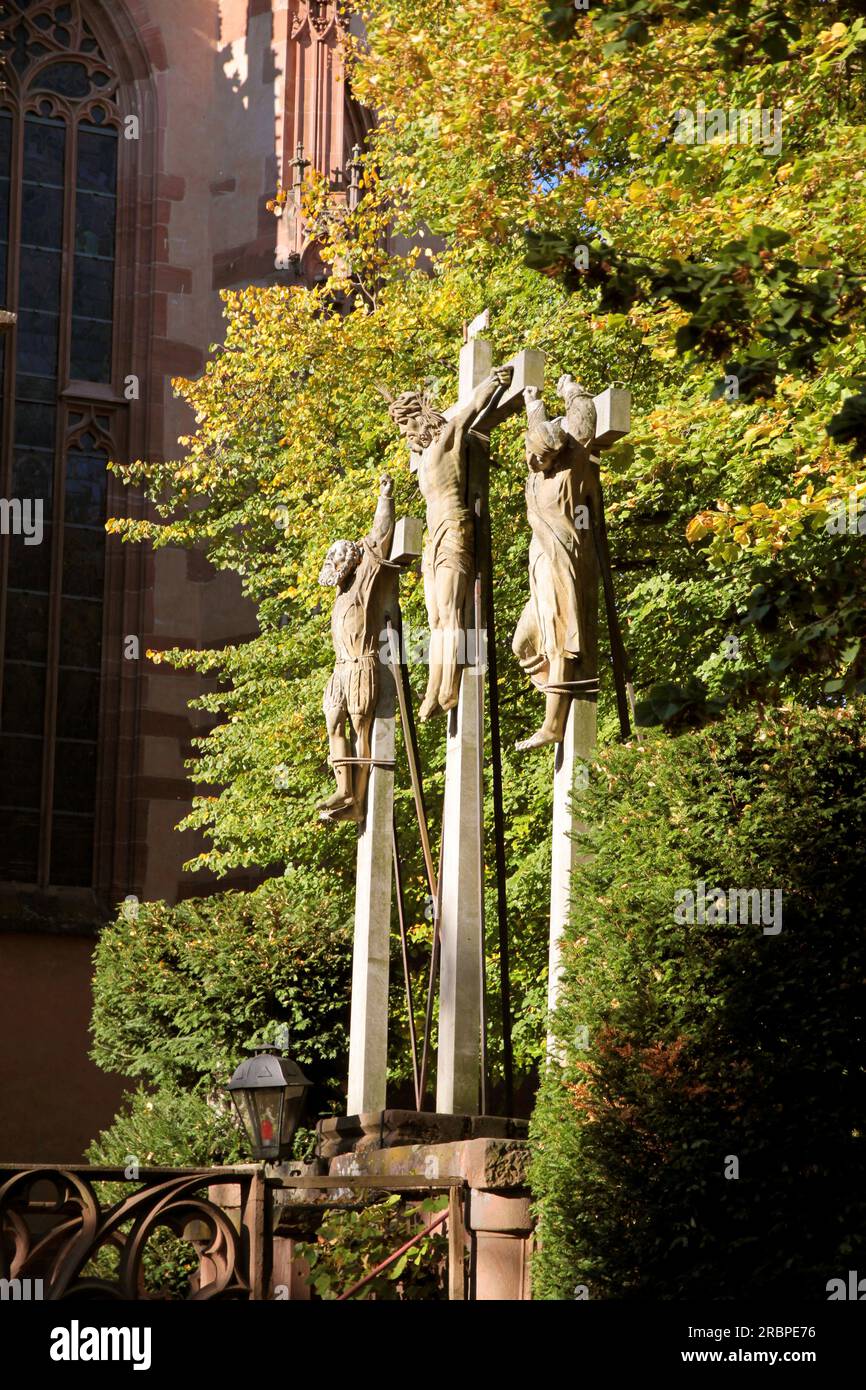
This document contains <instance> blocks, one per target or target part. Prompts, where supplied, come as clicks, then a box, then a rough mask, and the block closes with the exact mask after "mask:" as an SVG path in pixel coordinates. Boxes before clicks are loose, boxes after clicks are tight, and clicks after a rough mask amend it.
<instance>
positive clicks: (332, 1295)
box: [295, 1193, 448, 1302]
mask: <svg viewBox="0 0 866 1390" xmlns="http://www.w3.org/2000/svg"><path fill="white" fill-rule="evenodd" d="M442 1205H443V1204H442V1201H441V1199H437V1198H432V1199H428V1200H427V1201H424V1202H419V1203H417V1204H410V1205H408V1206H407V1204H406V1202H405V1201H404V1199H403V1198H402V1197H401V1196H400V1195H399V1194H398V1193H393V1194H392V1195H391V1196H390V1197H386V1198H385V1200H384V1201H383V1202H374V1203H372V1204H371V1205H369V1206H366V1207H362V1208H361V1210H360V1211H332V1212H330V1213H329V1214H328V1215H327V1216H326V1218H325V1220H324V1221H323V1222H322V1224H321V1226H320V1227H319V1230H318V1232H317V1234H316V1239H315V1241H311V1242H307V1243H304V1244H301V1245H298V1247H297V1249H296V1252H295V1253H296V1254H297V1255H298V1256H300V1257H301V1258H303V1259H306V1260H307V1262H308V1263H309V1266H310V1273H309V1282H310V1286H311V1288H312V1289H313V1292H314V1294H315V1296H316V1297H317V1298H321V1299H325V1300H334V1299H338V1298H339V1297H340V1296H341V1295H342V1294H345V1293H347V1292H348V1291H349V1290H350V1289H351V1288H353V1287H354V1286H355V1285H356V1284H358V1283H359V1282H360V1281H361V1280H362V1279H364V1278H366V1277H367V1276H368V1275H371V1274H372V1273H373V1270H374V1269H376V1267H377V1266H378V1265H380V1264H381V1263H382V1261H383V1260H386V1259H387V1258H388V1256H389V1255H391V1254H393V1253H394V1251H395V1250H399V1249H400V1248H401V1246H403V1245H405V1243H406V1241H408V1240H411V1239H412V1237H413V1235H417V1233H418V1222H419V1214H420V1213H422V1212H425V1213H432V1212H434V1211H439V1210H441V1208H442ZM447 1255H448V1241H447V1238H446V1237H445V1236H444V1235H443V1234H442V1231H441V1230H436V1231H433V1232H431V1233H430V1234H429V1235H426V1236H424V1237H422V1239H421V1240H419V1241H418V1242H417V1244H415V1245H413V1246H412V1247H411V1249H409V1250H406V1251H404V1253H403V1254H402V1255H401V1256H400V1258H399V1259H398V1260H395V1261H394V1263H393V1264H391V1265H389V1266H388V1268H387V1269H383V1270H382V1271H381V1272H380V1273H379V1274H376V1275H375V1276H374V1277H373V1278H371V1279H370V1282H369V1283H368V1284H365V1285H364V1287H363V1288H362V1289H359V1290H358V1292H357V1293H356V1294H353V1295H352V1297H353V1298H357V1299H360V1300H367V1299H375V1300H376V1301H377V1302H382V1301H387V1302H395V1301H397V1302H422V1301H423V1302H429V1301H430V1300H436V1299H444V1298H445V1297H446V1292H445V1287H446V1277H447Z"/></svg>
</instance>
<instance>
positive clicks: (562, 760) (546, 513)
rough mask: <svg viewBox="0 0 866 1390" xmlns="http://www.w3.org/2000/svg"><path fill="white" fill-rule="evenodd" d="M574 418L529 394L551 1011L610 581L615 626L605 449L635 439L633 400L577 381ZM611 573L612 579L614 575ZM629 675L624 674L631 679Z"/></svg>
mask: <svg viewBox="0 0 866 1390" xmlns="http://www.w3.org/2000/svg"><path fill="white" fill-rule="evenodd" d="M556 389H557V394H558V396H559V397H560V399H561V400H562V402H563V405H564V414H562V415H558V416H556V417H555V418H553V419H550V418H549V417H548V414H547V411H546V409H545V406H544V402H543V400H542V398H541V391H540V390H538V389H537V388H535V387H530V388H528V389H527V390H525V391H524V400H525V403H526V415H527V430H526V460H527V465H528V470H529V471H528V476H527V479H526V515H527V519H528V521H529V525H530V529H531V531H532V540H531V543H530V549H529V590H530V597H529V601H528V603H527V604H526V607H525V608H524V610H523V613H522V614H521V617H520V621H519V623H518V625H517V630H516V632H515V634H514V640H513V644H512V646H513V650H514V654H515V656H516V657H517V659H518V661H519V662H520V664H521V666H522V667H523V669H524V671H525V672H526V674H527V675H528V676H529V678H530V679H531V680H532V681H533V683H534V684H535V685H536V686H537V687H538V689H539V690H540V691H541V692H542V694H543V695H544V699H545V712H544V719H543V721H542V724H541V726H540V728H539V729H538V730H537V731H536V732H535V733H534V734H532V735H531V737H529V738H527V739H525V740H523V741H522V742H521V743H518V745H517V747H518V749H520V750H521V751H523V750H529V749H533V748H543V747H545V746H548V745H550V744H555V745H556V751H555V756H554V783H553V786H554V790H553V844H552V854H551V894H550V956H549V975H548V1007H549V1009H550V1010H551V1011H552V1010H553V1009H554V1008H555V1007H556V1004H557V1000H558V994H559V985H560V979H561V973H562V970H561V960H560V947H561V940H562V934H563V931H564V929H565V926H566V923H567V921H568V915H569V909H570V897H571V891H572V879H573V876H574V872H575V870H576V869H577V867H578V865H579V863H580V862H581V861H580V855H579V852H578V847H577V845H576V842H575V834H576V833H577V832H578V831H579V830H580V829H582V828H583V827H582V826H581V825H580V824H579V823H578V821H577V820H576V818H575V816H574V814H573V810H572V804H571V803H572V796H573V793H574V790H575V784H576V782H577V781H578V779H579V777H580V774H581V772H582V773H583V774H584V775H585V774H586V773H587V771H588V766H589V760H590V758H591V757H592V754H593V751H594V749H595V745H596V737H597V720H596V700H597V695H598V674H599V673H598V598H599V580H600V579H604V580H605V589H606V597H607V598H608V618H609V620H610V621H611V624H612V637H613V628H615V631H616V637H617V643H614V642H613V640H612V644H611V645H612V647H614V646H616V645H617V644H618V643H619V641H620V639H619V627H618V624H617V623H616V616H615V611H614V610H613V608H612V592H613V590H612V582H611V580H610V574H609V560H608V557H607V539H606V531H605V527H604V499H603V495H602V489H601V481H600V466H599V465H600V458H599V454H600V451H601V450H602V449H607V448H610V447H611V445H612V444H615V443H616V442H617V440H619V439H621V438H622V437H623V436H624V435H625V434H627V432H628V430H629V426H630V404H631V396H630V393H629V392H628V391H625V390H622V389H620V388H617V387H609V388H608V389H607V390H606V391H603V392H602V393H601V395H599V396H596V397H595V398H593V397H591V396H590V395H589V394H588V392H586V391H585V390H584V389H583V387H582V386H581V385H580V384H579V382H577V381H575V380H574V378H573V377H572V376H569V375H565V376H562V377H560V380H559V383H558V385H557V388H556ZM605 568H606V569H607V571H608V572H607V574H605V573H604V570H605ZM623 675H624V673H621V676H623Z"/></svg>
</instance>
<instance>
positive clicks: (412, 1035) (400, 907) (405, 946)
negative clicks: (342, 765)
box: [391, 817, 421, 1110]
mask: <svg viewBox="0 0 866 1390" xmlns="http://www.w3.org/2000/svg"><path fill="white" fill-rule="evenodd" d="M391 846H392V849H393V851H394V882H395V884H396V887H397V918H398V921H399V923H400V949H401V952H402V956H403V979H404V981H405V984H406V1009H407V1012H408V1014H409V1044H410V1046H411V1048H412V1080H413V1081H414V1083H415V1108H416V1110H420V1109H421V1091H420V1076H419V1072H418V1038H417V1035H416V1032H415V1005H414V1003H413V1000H412V977H411V975H410V973H409V938H408V935H407V932H406V901H405V898H404V896H403V866H402V864H401V862H400V844H399V841H398V839H397V820H396V817H392V820H391Z"/></svg>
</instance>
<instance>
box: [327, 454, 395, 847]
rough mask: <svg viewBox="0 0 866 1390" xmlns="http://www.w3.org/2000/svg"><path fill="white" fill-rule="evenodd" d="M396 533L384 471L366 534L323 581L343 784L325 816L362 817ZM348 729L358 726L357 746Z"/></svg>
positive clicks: (331, 733)
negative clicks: (330, 599) (329, 604)
mask: <svg viewBox="0 0 866 1390" xmlns="http://www.w3.org/2000/svg"><path fill="white" fill-rule="evenodd" d="M393 535H394V482H393V479H392V478H390V477H389V476H388V474H387V473H386V474H384V475H383V476H382V478H381V479H380V482H379V501H378V505H377V507H376V515H375V517H374V518H373V525H372V527H371V529H370V532H369V534H368V535H366V536H365V537H364V539H363V540H362V541H349V540H340V541H335V542H334V544H333V545H332V546H331V547H330V549H329V551H328V554H327V557H326V559H325V563H324V565H323V566H322V572H321V574H320V575H319V583H320V584H323V585H325V586H326V587H327V588H334V589H336V590H337V597H336V598H335V600H334V608H333V612H332V615H331V635H332V638H333V642H334V655H335V657H336V665H335V666H334V674H333V675H332V676H331V679H330V681H329V682H328V686H327V689H326V690H325V699H324V712H325V719H326V721H327V726H328V742H329V744H330V750H331V764H332V766H333V769H334V778H335V780H336V783H337V790H336V792H335V793H334V794H333V796H330V797H328V798H327V800H325V801H320V802H319V805H318V811H319V819H320V820H323V821H341V820H353V821H362V820H363V819H364V809H365V802H366V795H367V783H368V781H369V779H370V734H371V731H372V728H373V720H374V718H375V715H376V706H377V703H378V699H379V684H380V671H379V665H380V655H379V649H380V644H381V640H382V636H381V634H382V632H383V630H384V628H385V624H386V621H387V617H388V613H387V607H388V604H389V600H390V602H391V606H392V607H393V608H394V610H395V613H396V611H397V610H396V605H395V604H394V601H393V594H392V568H391V567H390V566H389V562H388V554H389V551H390V548H391V540H392V537H393ZM350 727H351V728H352V729H354V731H355V752H354V754H353V752H352V743H351V738H350Z"/></svg>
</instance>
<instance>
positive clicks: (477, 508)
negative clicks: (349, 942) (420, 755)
mask: <svg viewBox="0 0 866 1390" xmlns="http://www.w3.org/2000/svg"><path fill="white" fill-rule="evenodd" d="M473 512H474V516H475V665H476V666H479V667H480V666H481V665H482V652H481V590H482V580H481V572H482V557H483V546H484V502H483V498H482V497H481V494H480V493H479V494H477V495H476V497H475V504H474V507H473ZM467 655H468V653H467ZM482 690H483V686H482ZM477 743H478V786H479V788H480V794H481V819H482V822H483V820H484V699H483V696H482V698H481V699H480V700H479V701H478V732H477ZM478 876H479V881H480V883H481V931H480V932H479V933H478V984H479V990H478V1006H479V1012H480V1019H481V1027H480V1032H481V1068H480V1076H479V1081H480V1089H481V1095H480V1114H482V1115H486V1114H487V958H486V953H485V950H484V946H485V942H484V836H483V834H482V835H480V836H479V838H478Z"/></svg>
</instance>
